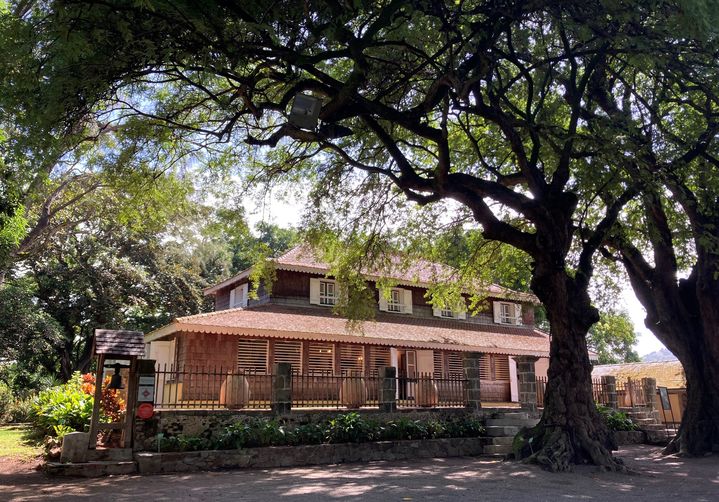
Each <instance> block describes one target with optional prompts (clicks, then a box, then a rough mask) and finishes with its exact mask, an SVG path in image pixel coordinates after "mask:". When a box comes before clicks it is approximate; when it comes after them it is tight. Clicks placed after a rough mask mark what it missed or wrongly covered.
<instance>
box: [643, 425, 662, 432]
mask: <svg viewBox="0 0 719 502" xmlns="http://www.w3.org/2000/svg"><path fill="white" fill-rule="evenodd" d="M638 425H639V428H640V429H642V430H645V431H664V430H666V426H665V425H664V424H638Z"/></svg>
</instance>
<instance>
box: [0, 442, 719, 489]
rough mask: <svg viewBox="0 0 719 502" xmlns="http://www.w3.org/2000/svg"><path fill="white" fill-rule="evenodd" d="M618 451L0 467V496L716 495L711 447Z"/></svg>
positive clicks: (718, 468)
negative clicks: (601, 467) (259, 464)
mask: <svg viewBox="0 0 719 502" xmlns="http://www.w3.org/2000/svg"><path fill="white" fill-rule="evenodd" d="M618 455H619V456H620V457H622V458H623V459H624V460H625V462H626V463H627V465H628V466H629V467H631V468H632V469H634V470H635V471H636V473H635V474H618V473H606V472H600V471H598V470H597V469H596V468H593V467H578V468H577V469H576V471H575V472H574V473H568V474H552V473H548V472H545V471H542V470H541V469H538V468H537V467H535V466H528V465H523V464H519V463H516V462H501V461H496V460H488V459H482V458H452V459H430V460H418V461H402V462H394V463H393V462H376V463H371V464H345V465H334V466H318V467H305V468H286V469H272V470H247V471H223V472H205V473H192V474H169V475H162V476H116V477H109V478H103V479H92V480H84V479H58V478H47V477H45V476H44V475H43V474H41V473H36V472H24V473H23V472H16V473H14V474H13V473H10V474H4V475H0V486H2V489H0V500H18V501H19V500H26V501H34V500H45V499H48V498H52V500H77V499H83V498H87V499H106V500H136V499H137V498H138V497H140V496H141V497H142V498H143V499H145V500H153V501H165V500H167V501H177V500H199V501H203V500H208V501H209V500H212V501H215V500H219V501H221V500H228V501H229V500H233V501H236V500H248V501H249V500H252V501H265V500H266V501H276V500H280V501H282V500H287V501H301V502H317V501H318V500H335V499H340V498H341V499H344V500H362V501H381V502H390V501H413V500H452V501H454V500H473V501H474V500H478V499H480V500H502V501H507V500H513V501H514V500H517V501H532V502H537V501H543V500H590V501H612V502H619V501H624V500H647V499H657V500H671V499H675V500H696V501H714V500H717V499H718V498H719V456H713V457H705V458H694V459H685V458H678V457H674V456H669V457H663V456H662V455H661V454H660V449H659V448H656V447H649V446H631V447H627V448H626V449H623V450H620V451H619V452H618Z"/></svg>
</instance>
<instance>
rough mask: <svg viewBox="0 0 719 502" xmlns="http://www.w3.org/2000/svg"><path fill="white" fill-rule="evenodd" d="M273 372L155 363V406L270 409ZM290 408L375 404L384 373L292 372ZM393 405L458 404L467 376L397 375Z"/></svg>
mask: <svg viewBox="0 0 719 502" xmlns="http://www.w3.org/2000/svg"><path fill="white" fill-rule="evenodd" d="M273 378H274V375H272V374H271V373H268V372H264V371H251V370H237V369H234V368H231V369H228V368H223V367H214V368H207V367H179V368H176V367H175V366H173V365H162V366H160V365H158V366H157V367H156V370H155V400H154V404H155V408H156V409H159V410H163V409H165V410H167V409H206V410H214V409H269V408H270V407H271V405H272V382H273ZM291 381H292V407H293V408H338V409H339V408H347V409H355V408H362V407H378V406H379V402H380V389H381V388H382V378H381V377H380V376H379V374H378V372H377V371H373V372H370V373H363V372H357V371H350V372H343V373H341V374H335V373H334V372H332V371H311V372H305V373H299V372H295V371H293V372H292V377H291ZM396 388H397V395H396V398H397V406H398V407H400V408H415V407H442V408H444V407H462V406H464V405H465V388H466V380H465V379H464V378H462V377H460V376H450V377H439V378H438V377H435V376H433V375H432V374H431V373H427V374H419V375H417V376H416V377H414V378H407V377H402V376H400V377H398V378H397V380H396Z"/></svg>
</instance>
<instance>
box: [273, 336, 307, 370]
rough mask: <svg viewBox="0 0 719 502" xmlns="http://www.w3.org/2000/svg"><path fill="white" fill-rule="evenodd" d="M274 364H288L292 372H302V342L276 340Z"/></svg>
mask: <svg viewBox="0 0 719 502" xmlns="http://www.w3.org/2000/svg"><path fill="white" fill-rule="evenodd" d="M274 353H275V358H274V359H275V360H274V363H275V364H276V363H290V364H291V365H292V371H293V372H296V373H301V372H302V342H301V341H299V340H276V341H275V346H274Z"/></svg>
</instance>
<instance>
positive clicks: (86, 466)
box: [45, 460, 137, 478]
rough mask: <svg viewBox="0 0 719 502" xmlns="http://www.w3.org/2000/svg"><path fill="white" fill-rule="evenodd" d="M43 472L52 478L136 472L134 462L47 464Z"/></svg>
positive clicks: (95, 476)
mask: <svg viewBox="0 0 719 502" xmlns="http://www.w3.org/2000/svg"><path fill="white" fill-rule="evenodd" d="M45 470H46V472H47V473H48V474H50V475H53V476H79V477H83V478H99V477H102V476H109V475H115V474H133V473H135V472H137V464H136V463H135V462H134V461H129V462H126V461H104V460H97V461H92V462H77V463H73V462H67V463H62V462H48V463H47V464H45Z"/></svg>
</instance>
